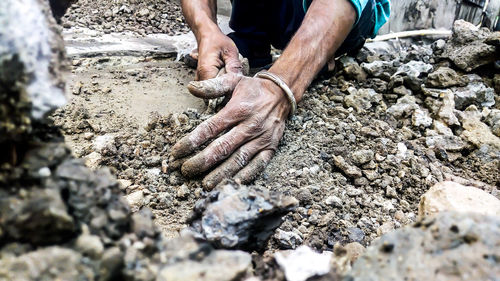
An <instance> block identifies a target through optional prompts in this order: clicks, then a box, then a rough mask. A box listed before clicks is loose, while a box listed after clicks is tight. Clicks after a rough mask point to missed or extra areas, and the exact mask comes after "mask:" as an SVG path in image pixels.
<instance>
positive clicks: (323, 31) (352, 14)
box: [269, 0, 356, 102]
mask: <svg viewBox="0 0 500 281" xmlns="http://www.w3.org/2000/svg"><path fill="white" fill-rule="evenodd" d="M355 21H356V11H355V10H354V8H353V7H352V5H351V3H349V1H348V0H314V1H313V2H312V4H311V6H310V7H309V10H308V11H307V14H306V16H305V18H304V21H303V22H302V25H301V27H300V28H299V30H298V31H297V33H296V34H295V35H294V37H293V38H292V40H291V41H290V44H289V45H288V46H287V48H286V49H285V51H284V52H283V54H282V55H281V57H280V58H279V59H278V60H277V61H276V63H274V65H273V66H272V67H271V69H270V70H269V71H270V72H272V73H275V74H278V75H279V76H280V77H281V78H283V79H284V81H285V82H286V83H287V85H288V86H289V87H290V88H291V90H292V91H293V93H294V95H295V99H296V100H297V102H299V101H300V100H301V99H302V95H303V94H304V91H305V90H306V89H307V87H308V86H309V84H310V83H311V82H312V80H313V79H314V77H315V76H316V75H317V74H318V73H319V71H320V70H321V68H322V67H323V66H324V65H325V64H326V62H327V61H328V60H329V59H330V58H331V57H332V56H333V55H334V54H335V52H336V50H337V49H338V48H339V47H340V45H341V44H342V42H343V41H344V40H345V38H346V37H347V35H348V34H349V32H350V31H351V29H352V27H353V25H354V23H355Z"/></svg>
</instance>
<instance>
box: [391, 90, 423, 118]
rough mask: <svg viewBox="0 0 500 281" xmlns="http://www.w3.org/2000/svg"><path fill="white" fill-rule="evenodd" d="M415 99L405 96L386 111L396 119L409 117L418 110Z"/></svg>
mask: <svg viewBox="0 0 500 281" xmlns="http://www.w3.org/2000/svg"><path fill="white" fill-rule="evenodd" d="M419 108H420V107H419V106H418V104H417V102H416V100H415V97H414V96H411V95H406V96H404V97H401V98H399V99H398V101H397V103H396V104H394V105H393V106H391V107H389V109H387V112H388V113H389V114H392V115H393V116H394V117H396V118H404V117H407V116H410V115H411V114H412V113H413V112H414V111H415V110H417V109H419Z"/></svg>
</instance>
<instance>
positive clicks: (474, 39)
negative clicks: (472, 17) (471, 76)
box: [442, 20, 500, 72]
mask: <svg viewBox="0 0 500 281" xmlns="http://www.w3.org/2000/svg"><path fill="white" fill-rule="evenodd" d="M498 33H500V32H499V31H497V32H493V33H492V32H490V31H489V30H488V29H484V28H483V29H479V28H478V27H476V26H475V25H473V24H471V23H469V22H466V21H463V20H457V21H455V23H454V24H453V36H452V39H451V40H450V41H448V42H447V44H446V46H445V47H444V52H443V54H442V57H444V58H448V59H450V60H451V61H452V62H453V63H454V64H455V65H456V66H457V67H458V68H460V69H461V70H464V71H467V72H470V71H473V70H474V69H476V68H478V67H480V66H483V65H486V64H490V63H492V62H494V61H495V60H497V59H498V57H499V52H500V51H499V50H498V46H495V45H494V43H493V42H494V40H492V39H491V40H487V38H489V37H490V38H493V36H498V35H497V34H498Z"/></svg>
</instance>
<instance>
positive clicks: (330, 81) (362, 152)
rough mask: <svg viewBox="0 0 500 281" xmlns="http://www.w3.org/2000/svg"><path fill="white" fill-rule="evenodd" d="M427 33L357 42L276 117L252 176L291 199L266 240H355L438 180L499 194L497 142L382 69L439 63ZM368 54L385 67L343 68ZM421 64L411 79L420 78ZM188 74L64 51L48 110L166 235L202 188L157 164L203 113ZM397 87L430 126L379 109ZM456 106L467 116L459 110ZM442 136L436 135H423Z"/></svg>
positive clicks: (406, 215)
mask: <svg viewBox="0 0 500 281" xmlns="http://www.w3.org/2000/svg"><path fill="white" fill-rule="evenodd" d="M72 11H73V13H77V12H78V13H82V12H83V10H81V9H76V7H75V8H74V9H73V10H70V14H69V16H68V18H71V17H72V16H71V15H72V14H71V13H72ZM117 31H120V30H117ZM153 31H154V30H153ZM183 31H184V27H182V28H180V29H179V32H183ZM139 33H141V32H139ZM174 33H175V32H174ZM430 43H432V42H419V43H418V46H420V47H412V46H403V47H402V49H401V50H403V51H402V52H401V53H393V54H388V53H386V54H372V53H369V52H367V51H366V52H365V53H364V54H361V55H360V56H358V58H357V62H355V64H354V63H353V64H350V63H344V64H339V68H338V69H339V70H338V72H337V74H336V75H335V76H333V77H327V78H321V79H318V80H317V81H316V82H314V83H313V85H312V86H311V87H310V88H309V89H308V91H307V93H306V94H305V98H304V100H303V101H302V103H301V104H300V105H299V110H298V112H297V115H296V116H294V117H293V118H292V119H291V120H289V121H288V123H287V126H286V130H285V133H284V138H283V140H282V141H281V144H280V147H279V149H278V151H277V153H276V156H275V157H274V159H273V160H272V162H271V164H270V165H269V166H268V167H267V169H266V170H265V172H264V173H262V175H260V176H259V177H258V179H257V180H256V181H255V184H258V185H264V186H266V187H267V188H269V189H272V190H279V191H281V192H284V193H286V194H290V195H292V196H294V197H295V198H297V199H298V200H299V201H300V207H299V208H297V209H296V210H295V211H294V212H292V213H290V214H289V215H287V216H286V217H285V221H284V223H283V224H282V225H281V226H280V228H279V229H278V230H277V231H276V234H275V235H274V237H273V238H272V239H271V240H270V241H269V245H268V247H267V249H270V250H274V249H287V248H295V247H297V246H298V245H301V244H307V245H310V246H312V247H314V248H317V249H332V247H333V245H334V244H335V243H336V242H340V243H342V244H345V243H349V242H360V243H362V244H364V245H367V244H369V243H370V242H371V241H373V240H374V239H375V238H377V237H379V236H380V235H382V234H384V233H387V232H388V231H390V230H392V229H394V228H399V227H401V226H403V225H406V224H409V223H411V222H413V221H414V220H415V219H416V212H417V206H418V202H419V198H420V196H421V195H422V194H423V193H424V192H425V191H427V190H428V189H429V188H430V187H431V186H432V185H433V184H435V183H436V182H439V181H442V180H444V179H454V180H457V181H461V182H462V183H465V184H470V185H474V186H477V187H479V188H482V189H484V190H486V191H488V192H490V193H492V194H493V195H495V196H496V197H497V198H500V193H499V192H498V187H499V186H500V177H499V175H498V171H499V169H500V148H499V147H496V146H495V145H479V146H475V145H471V144H470V143H467V142H465V141H462V140H461V138H460V137H459V136H460V135H461V133H462V132H463V131H464V129H463V128H461V127H460V126H458V127H457V126H450V127H451V128H452V129H453V130H451V129H450V131H447V130H445V129H443V130H444V131H446V133H447V135H445V137H443V135H444V134H442V133H440V132H439V131H438V129H439V128H440V127H439V124H438V125H436V121H437V120H438V119H439V117H438V116H439V112H438V111H439V108H440V107H441V106H442V104H443V101H442V100H441V99H440V98H439V97H433V96H428V95H426V94H424V93H423V91H422V90H421V89H419V90H413V91H412V90H411V89H410V86H409V84H411V81H410V82H408V81H403V80H404V79H403V80H401V81H400V80H398V79H396V78H394V77H395V76H397V75H395V73H396V71H397V69H398V67H400V66H401V65H403V64H407V63H409V62H411V61H425V62H427V63H429V64H431V65H433V69H434V70H435V69H437V68H438V67H439V66H447V65H449V63H446V62H440V61H438V60H435V59H434V58H435V57H434V55H433V54H432V52H433V47H431V45H430ZM429 52H430V54H429ZM374 60H380V61H384V63H386V64H387V65H389V67H388V70H386V72H385V73H386V74H384V73H382V74H377V75H376V74H374V73H368V74H367V73H365V71H363V70H361V71H357V72H356V71H353V70H352V68H356V69H358V68H359V69H361V68H360V66H359V64H361V63H362V62H365V63H369V62H373V61H374ZM349 65H357V67H356V66H349ZM430 72H431V70H429V71H427V72H426V73H424V74H423V75H422V76H419V77H417V78H416V79H420V82H421V83H422V82H423V83H425V79H426V76H427V74H428V73H430ZM363 73H364V74H363ZM459 74H460V76H465V73H462V72H459ZM359 75H361V76H364V78H365V79H362V78H360V77H359ZM481 75H482V76H483V77H484V79H483V80H482V82H481V83H483V82H484V83H485V84H486V85H487V86H490V87H494V86H495V82H494V81H493V80H494V77H493V75H492V74H491V72H490V74H484V73H483V74H481ZM193 77H194V72H193V70H190V69H188V68H187V67H186V66H184V64H183V63H181V62H176V61H174V59H173V58H166V59H154V58H148V57H105V56H103V57H97V58H79V59H74V60H73V63H72V73H71V75H70V77H69V83H68V85H69V89H68V93H70V95H71V101H70V102H69V103H68V105H67V106H66V107H64V108H62V109H60V110H58V111H57V112H56V113H55V114H54V115H53V119H54V121H55V123H56V124H57V125H59V126H61V127H62V129H63V133H64V134H65V139H66V142H67V144H68V145H69V146H70V147H71V148H72V149H73V151H74V153H75V155H76V156H78V157H85V158H86V159H87V164H88V165H89V166H90V167H98V166H101V165H107V166H110V167H111V168H112V171H113V172H114V173H115V174H116V176H117V177H118V179H119V180H120V182H121V185H122V189H123V191H124V192H125V193H126V194H128V195H127V199H128V200H129V202H130V203H131V205H132V208H135V209H138V208H140V207H142V206H147V207H149V208H151V209H152V210H153V213H154V214H155V216H156V223H157V224H158V225H159V226H160V227H161V229H162V230H163V232H164V234H165V235H166V236H168V237H176V236H177V235H178V231H180V230H182V229H183V228H184V227H185V226H187V225H186V219H187V218H188V217H189V216H190V213H191V210H192V207H193V204H194V202H195V201H196V200H197V199H199V198H202V197H203V196H204V195H205V191H204V190H203V189H202V188H201V183H200V179H194V180H186V179H184V178H183V177H182V176H181V174H180V173H179V172H178V171H175V170H173V169H172V167H171V166H169V164H171V163H168V158H169V153H170V147H171V146H172V145H173V144H174V143H175V142H176V141H177V140H178V139H179V138H180V137H182V136H183V135H185V134H186V133H187V132H189V131H191V130H192V129H193V128H194V127H195V126H196V125H197V124H199V123H200V122H201V121H203V120H205V119H206V118H208V117H209V116H210V114H205V113H204V112H205V110H206V106H205V102H204V101H202V100H199V99H197V98H194V97H192V96H190V95H189V93H188V92H187V90H186V88H185V85H186V83H187V82H188V81H190V80H191V79H193ZM422 79H423V80H422ZM398 81H399V82H398ZM398 83H399V84H398ZM400 86H402V88H398V87H400ZM408 96H410V97H412V98H413V100H414V101H413V103H411V102H409V103H408V104H411V106H413V107H415V108H413V110H415V109H416V108H418V109H421V110H422V111H423V112H425V114H424V115H426V116H427V117H428V118H430V121H428V119H426V120H427V121H426V122H430V123H431V125H421V124H419V123H418V122H417V123H415V121H413V120H412V119H414V118H416V117H413V116H414V115H415V114H412V113H411V112H413V111H411V112H406V111H404V110H403V113H402V114H396V113H394V114H391V113H390V112H391V111H390V110H389V109H390V108H392V106H394V105H398V104H400V103H402V102H398V100H401V99H402V98H403V97H408ZM496 100H497V101H498V92H497V93H496ZM403 101H404V100H403ZM436 104H437V105H436ZM495 106H496V109H498V102H497V103H496V105H495ZM495 106H489V107H484V108H488V110H490V109H489V108H491V109H495ZM436 107H437V108H438V109H437V110H436V109H435V108H436ZM478 107H479V108H477V111H478V112H484V110H483V107H481V106H478ZM471 110H472V109H471ZM482 110H483V111H482ZM460 112H461V113H458V112H456V113H457V115H459V116H462V115H463V116H464V117H463V118H464V120H465V119H467V118H468V117H467V116H465V113H464V112H466V110H460ZM429 116H430V117H429ZM424 119H425V118H424ZM481 120H483V121H484V120H485V117H482V119H481ZM485 122H486V121H485ZM449 132H451V135H450V134H449ZM443 139H444V141H443V142H445V143H444V144H442V145H434V144H433V141H436V140H437V141H441V140H443ZM448 140H450V142H451V144H450V143H448V142H447V141H448ZM457 143H458V144H457ZM453 145H456V146H457V147H455V146H454V147H451V148H450V146H453Z"/></svg>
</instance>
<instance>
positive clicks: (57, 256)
mask: <svg viewBox="0 0 500 281" xmlns="http://www.w3.org/2000/svg"><path fill="white" fill-rule="evenodd" d="M0 277H1V278H2V279H4V280H81V279H86V280H94V279H95V278H97V276H95V274H94V272H93V271H92V268H91V267H89V266H88V265H87V264H86V263H85V262H84V259H83V257H82V256H81V255H80V254H79V253H78V252H76V251H73V250H70V249H66V248H62V247H57V246H53V247H47V248H41V249H38V250H36V251H32V252H29V253H26V254H23V255H20V256H14V255H12V256H9V255H6V256H2V257H1V258H0Z"/></svg>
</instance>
